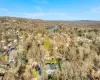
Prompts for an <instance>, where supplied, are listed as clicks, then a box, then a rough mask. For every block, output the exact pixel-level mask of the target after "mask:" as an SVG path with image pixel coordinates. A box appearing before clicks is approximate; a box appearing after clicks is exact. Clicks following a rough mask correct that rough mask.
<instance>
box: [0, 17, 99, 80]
mask: <svg viewBox="0 0 100 80" xmlns="http://www.w3.org/2000/svg"><path fill="white" fill-rule="evenodd" d="M8 48H9V49H12V48H13V50H12V51H10V52H9V60H10V61H11V63H9V66H10V67H7V68H4V67H6V65H5V64H8V62H9V61H8V59H6V60H5V56H6V52H7V51H6V50H7V49H8ZM48 56H49V57H54V58H55V59H60V64H61V66H60V69H59V72H58V73H54V74H55V75H53V77H54V78H55V80H87V75H88V74H89V71H90V70H92V69H93V67H96V68H97V69H98V70H100V22H99V21H49V20H48V21H46V20H38V19H24V18H14V17H0V65H1V67H2V66H3V68H0V73H4V77H3V80H43V78H44V77H45V76H44V75H41V76H40V75H38V77H37V76H36V74H35V72H32V71H31V70H32V69H33V65H34V64H36V63H37V64H38V65H39V66H40V68H41V71H42V72H43V71H45V68H44V66H43V64H44V63H45V61H44V60H45V59H46V58H47V57H48ZM4 65H5V66H4ZM41 65H42V66H41ZM95 74H96V73H95ZM99 78H100V73H99ZM1 80H2V79H1Z"/></svg>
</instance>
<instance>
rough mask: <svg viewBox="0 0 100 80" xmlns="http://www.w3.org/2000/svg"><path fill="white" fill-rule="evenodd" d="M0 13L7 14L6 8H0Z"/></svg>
mask: <svg viewBox="0 0 100 80" xmlns="http://www.w3.org/2000/svg"><path fill="white" fill-rule="evenodd" d="M0 12H8V9H6V8H0Z"/></svg>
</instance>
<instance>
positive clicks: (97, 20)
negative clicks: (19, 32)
mask: <svg viewBox="0 0 100 80" xmlns="http://www.w3.org/2000/svg"><path fill="white" fill-rule="evenodd" d="M6 17H7V18H20V19H32V20H44V21H45V20H46V19H39V18H26V17H16V16H0V18H6ZM47 21H72V22H73V21H90V22H92V21H100V20H56V19H55V20H47Z"/></svg>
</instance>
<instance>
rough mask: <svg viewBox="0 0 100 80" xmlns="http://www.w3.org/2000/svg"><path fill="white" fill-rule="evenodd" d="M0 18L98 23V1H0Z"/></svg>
mask: <svg viewBox="0 0 100 80" xmlns="http://www.w3.org/2000/svg"><path fill="white" fill-rule="evenodd" d="M0 16H12V17H22V18H23V17H24V18H32V19H42V20H71V21H72V20H93V21H100V0H1V1H0Z"/></svg>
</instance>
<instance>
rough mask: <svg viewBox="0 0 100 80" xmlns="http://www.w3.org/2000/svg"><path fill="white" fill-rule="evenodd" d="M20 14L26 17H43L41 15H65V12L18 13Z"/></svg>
mask: <svg viewBox="0 0 100 80" xmlns="http://www.w3.org/2000/svg"><path fill="white" fill-rule="evenodd" d="M20 14H21V15H24V16H27V17H43V16H65V15H67V14H66V13H56V12H55V13H51V12H47V13H46V12H44V13H20Z"/></svg>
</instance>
